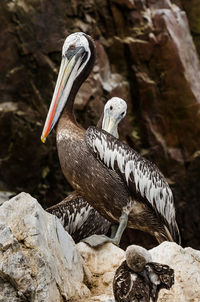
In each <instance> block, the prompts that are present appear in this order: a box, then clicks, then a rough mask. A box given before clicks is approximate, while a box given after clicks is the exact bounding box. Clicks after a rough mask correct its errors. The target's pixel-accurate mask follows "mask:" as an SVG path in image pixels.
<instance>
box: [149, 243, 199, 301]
mask: <svg viewBox="0 0 200 302" xmlns="http://www.w3.org/2000/svg"><path fill="white" fill-rule="evenodd" d="M150 253H151V255H152V258H153V261H155V262H160V263H163V264H167V265H169V266H170V267H171V268H173V269H174V271H175V282H174V286H173V287H172V288H171V289H170V291H168V290H164V289H163V290H161V291H160V294H159V300H158V301H159V302H174V301H176V302H199V301H200V251H197V250H194V249H192V248H189V247H188V248H182V247H181V246H179V245H177V244H176V243H172V242H163V243H162V244H160V245H159V246H157V247H156V248H154V249H152V250H150Z"/></svg>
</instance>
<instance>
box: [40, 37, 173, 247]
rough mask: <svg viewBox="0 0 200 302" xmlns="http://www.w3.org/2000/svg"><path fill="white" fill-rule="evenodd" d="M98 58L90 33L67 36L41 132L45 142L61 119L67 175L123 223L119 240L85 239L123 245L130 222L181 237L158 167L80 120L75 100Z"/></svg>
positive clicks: (59, 140)
mask: <svg viewBox="0 0 200 302" xmlns="http://www.w3.org/2000/svg"><path fill="white" fill-rule="evenodd" d="M94 61H95V46H94V42H93V40H92V39H91V37H90V36H88V35H86V34H84V33H74V34H72V35H70V36H68V37H67V38H66V40H65V42H64V45H63V49H62V61H61V66H60V71H59V75H58V79H57V83H56V87H55V91H54V94H53V98H52V102H51V105H50V109H49V112H48V115H47V118H46V122H45V125H44V129H43V132H42V136H41V140H42V141H43V142H45V140H46V137H47V136H48V134H49V132H50V131H51V130H52V129H53V127H54V126H55V124H56V123H57V122H58V123H57V129H56V140H57V148H58V155H59V160H60V164H61V168H62V171H63V173H64V175H65V177H66V179H67V180H68V182H69V183H70V184H71V186H72V187H73V188H74V189H75V190H76V191H77V192H78V193H79V194H80V195H81V196H82V197H83V198H84V199H86V200H87V201H88V202H89V203H90V204H91V205H92V206H93V207H94V208H95V209H96V210H97V211H98V212H99V213H100V214H101V215H102V216H104V217H105V218H106V219H108V220H110V221H111V222H112V223H118V222H119V227H118V229H117V232H116V235H115V236H114V238H108V237H106V236H103V235H102V236H101V237H99V236H95V235H93V236H90V237H88V240H86V239H85V241H87V242H88V243H89V244H90V245H92V246H97V245H100V244H102V243H104V242H107V241H110V242H113V243H115V244H119V242H120V238H121V235H122V233H123V231H124V229H125V228H126V226H127V223H128V227H130V228H136V229H139V230H142V231H145V232H149V233H150V234H152V235H153V236H155V237H156V239H157V240H158V242H162V241H164V240H170V241H173V240H176V241H179V231H178V227H177V224H176V219H175V208H174V201H173V195H172V192H171V189H170V187H169V185H168V183H167V182H166V180H165V179H164V176H163V175H162V173H161V172H160V171H159V170H158V168H157V167H156V166H155V165H154V164H153V163H151V162H150V161H148V160H147V159H145V158H144V157H142V156H140V155H139V154H138V153H137V152H136V151H134V150H133V149H131V148H130V147H129V146H127V145H126V144H123V143H122V142H120V141H119V140H118V139H116V138H115V137H113V136H112V135H110V134H108V133H107V132H105V131H104V130H100V129H98V128H96V127H89V128H88V129H87V131H85V130H84V129H83V128H82V127H81V126H80V125H79V124H78V123H77V122H76V120H75V116H74V111H73V105H74V99H75V96H76V94H77V91H78V89H79V87H80V86H81V84H82V83H83V82H84V81H85V79H86V78H87V76H88V75H89V73H90V72H91V69H92V67H93V65H94ZM110 110H112V109H111V108H110ZM110 123H111V124H112V123H113V121H112V120H110Z"/></svg>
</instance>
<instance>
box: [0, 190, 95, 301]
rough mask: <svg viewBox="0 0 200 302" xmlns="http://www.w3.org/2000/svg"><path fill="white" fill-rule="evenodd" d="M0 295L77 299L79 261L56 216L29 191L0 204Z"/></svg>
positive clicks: (80, 293) (83, 291)
mask: <svg viewBox="0 0 200 302" xmlns="http://www.w3.org/2000/svg"><path fill="white" fill-rule="evenodd" d="M0 221H1V223H2V224H1V225H0V288H1V289H2V290H1V291H0V301H12V302H13V301H17V302H18V301H34V302H36V301H37V302H40V301H41V302H45V301H48V302H51V301H52V302H57V301H59V302H60V301H63V300H70V301H74V300H76V301H78V300H79V299H80V298H82V297H85V296H88V295H89V294H90V291H89V289H88V288H87V287H86V285H85V284H84V282H83V280H84V270H83V264H82V263H83V262H82V258H81V257H80V255H79V253H78V252H77V250H76V247H75V244H74V242H73V240H72V239H71V237H70V236H69V235H68V234H67V233H66V232H65V231H64V229H63V227H62V226H61V224H60V222H59V221H58V219H57V218H56V217H55V216H53V215H50V214H48V213H47V212H45V211H44V210H43V209H42V207H41V206H40V205H39V203H38V202H37V201H36V200H35V199H34V198H32V197H31V196H30V195H29V194H26V193H21V194H19V195H17V196H16V197H14V198H12V199H11V200H9V201H6V202H5V203H4V204H3V205H2V206H1V207H0Z"/></svg>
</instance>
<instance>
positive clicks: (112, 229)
mask: <svg viewBox="0 0 200 302" xmlns="http://www.w3.org/2000/svg"><path fill="white" fill-rule="evenodd" d="M117 229H118V224H112V225H111V235H110V238H114V237H115V235H116V233H117Z"/></svg>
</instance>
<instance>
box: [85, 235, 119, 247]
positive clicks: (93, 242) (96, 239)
mask: <svg viewBox="0 0 200 302" xmlns="http://www.w3.org/2000/svg"><path fill="white" fill-rule="evenodd" d="M82 241H83V242H85V243H87V244H88V245H89V246H91V247H98V246H101V245H103V244H104V243H107V242H111V243H114V244H116V245H118V244H119V242H115V238H109V237H107V236H105V235H92V236H89V237H87V238H84V239H83V240H82Z"/></svg>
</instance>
